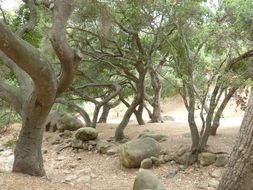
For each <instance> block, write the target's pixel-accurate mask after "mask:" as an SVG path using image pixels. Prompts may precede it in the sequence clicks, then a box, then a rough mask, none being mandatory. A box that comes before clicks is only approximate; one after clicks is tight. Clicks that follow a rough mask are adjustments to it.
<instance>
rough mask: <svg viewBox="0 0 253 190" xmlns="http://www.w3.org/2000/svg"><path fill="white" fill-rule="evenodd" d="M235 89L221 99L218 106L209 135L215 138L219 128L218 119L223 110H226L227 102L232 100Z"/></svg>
mask: <svg viewBox="0 0 253 190" xmlns="http://www.w3.org/2000/svg"><path fill="white" fill-rule="evenodd" d="M236 90H237V88H235V87H234V88H232V89H231V90H230V91H229V92H228V93H227V95H226V97H225V98H224V99H223V101H222V103H221V105H220V106H219V108H218V110H217V112H216V113H215V116H214V119H213V124H212V127H211V131H210V135H212V136H215V135H216V133H217V129H218V127H219V126H220V118H221V116H222V113H223V111H224V109H225V108H226V106H227V104H228V102H229V100H230V99H231V98H232V96H233V94H234V93H235V92H236Z"/></svg>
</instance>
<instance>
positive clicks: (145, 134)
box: [139, 130, 168, 142]
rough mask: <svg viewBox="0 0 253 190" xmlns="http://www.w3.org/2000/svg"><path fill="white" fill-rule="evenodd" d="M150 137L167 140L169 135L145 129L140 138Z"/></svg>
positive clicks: (159, 140)
mask: <svg viewBox="0 0 253 190" xmlns="http://www.w3.org/2000/svg"><path fill="white" fill-rule="evenodd" d="M146 137H150V138H152V139H155V140H156V141H158V142H161V141H165V140H167V138H168V136H167V135H162V134H156V133H155V132H154V131H150V130H144V131H143V132H142V133H141V134H140V135H139V138H146Z"/></svg>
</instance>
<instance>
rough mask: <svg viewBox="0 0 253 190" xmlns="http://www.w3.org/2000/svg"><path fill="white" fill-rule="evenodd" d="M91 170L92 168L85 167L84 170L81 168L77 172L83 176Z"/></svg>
mask: <svg viewBox="0 0 253 190" xmlns="http://www.w3.org/2000/svg"><path fill="white" fill-rule="evenodd" d="M90 172H91V168H84V169H82V170H79V171H77V172H76V174H77V175H78V176H81V175H86V174H87V173H90Z"/></svg>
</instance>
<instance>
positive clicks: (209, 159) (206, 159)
mask: <svg viewBox="0 0 253 190" xmlns="http://www.w3.org/2000/svg"><path fill="white" fill-rule="evenodd" d="M198 160H199V162H200V164H201V165H202V166H209V165H211V164H213V163H214V162H215V161H216V155H215V154H213V153H210V152H203V153H200V154H199V155H198Z"/></svg>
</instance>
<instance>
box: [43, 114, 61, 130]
mask: <svg viewBox="0 0 253 190" xmlns="http://www.w3.org/2000/svg"><path fill="white" fill-rule="evenodd" d="M60 117H61V114H60V113H59V112H57V111H51V112H50V113H49V115H48V117H47V121H46V131H50V132H55V131H56V130H57V122H58V120H59V119H60Z"/></svg>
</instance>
